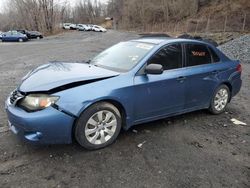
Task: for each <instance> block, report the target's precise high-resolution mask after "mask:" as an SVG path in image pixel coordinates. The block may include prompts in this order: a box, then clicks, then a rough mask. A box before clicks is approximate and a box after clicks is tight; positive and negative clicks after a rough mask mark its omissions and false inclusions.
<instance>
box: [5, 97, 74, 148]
mask: <svg viewBox="0 0 250 188" xmlns="http://www.w3.org/2000/svg"><path fill="white" fill-rule="evenodd" d="M5 109H6V112H7V116H8V122H9V127H10V130H12V132H13V133H14V134H16V135H17V136H18V137H20V138H21V139H22V140H24V141H28V142H31V143H38V144H69V143H71V142H72V127H73V124H74V121H75V118H74V117H72V116H70V115H68V114H65V113H63V112H61V111H59V110H57V109H55V108H53V107H48V108H46V109H44V110H41V111H37V112H26V111H25V110H23V109H21V108H19V107H18V106H15V105H12V104H11V103H10V102H9V98H8V99H7V100H6V102H5Z"/></svg>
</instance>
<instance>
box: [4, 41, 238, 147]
mask: <svg viewBox="0 0 250 188" xmlns="http://www.w3.org/2000/svg"><path fill="white" fill-rule="evenodd" d="M241 72H242V68H241V65H240V62H239V61H234V60H230V59H229V58H228V57H226V56H225V55H224V54H223V53H222V52H221V51H220V50H219V49H217V48H216V47H214V46H213V45H211V44H209V43H206V42H202V41H197V40H190V39H175V38H166V37H164V38H159V37H156V38H141V39H136V40H132V41H127V42H121V43H119V44H117V45H115V46H113V47H111V48H109V49H107V50H105V51H104V52H102V53H100V54H99V55H97V56H96V57H95V58H93V59H92V60H91V61H88V63H63V62H57V63H50V64H45V65H42V66H40V67H38V68H36V69H34V70H33V71H31V72H29V73H28V74H27V75H26V76H25V77H24V78H23V79H22V83H21V84H20V85H19V86H18V87H17V89H16V90H14V91H13V92H12V93H11V94H10V96H9V97H8V98H7V100H6V105H5V108H6V111H7V115H8V120H9V126H10V129H11V130H12V131H13V133H15V134H17V135H18V136H19V137H21V138H22V139H24V140H26V141H29V142H32V143H40V144H59V143H61V144H62V143H71V142H72V140H74V139H76V140H77V142H78V143H79V144H80V145H81V146H83V147H85V148H87V149H99V148H103V147H106V146H108V145H109V144H111V143H113V142H114V141H115V140H116V138H117V136H118V135H119V132H120V130H121V128H123V129H125V130H128V129H129V128H131V127H132V126H133V125H136V124H141V123H145V122H149V121H154V120H158V119H162V118H166V117H170V116H174V115H179V114H183V113H187V112H191V111H195V110H200V109H209V111H210V112H211V113H213V114H221V113H223V112H224V111H225V109H226V107H227V104H228V103H229V102H230V101H231V99H232V97H234V96H235V95H236V94H237V93H238V92H239V91H240V88H241V84H242V80H241Z"/></svg>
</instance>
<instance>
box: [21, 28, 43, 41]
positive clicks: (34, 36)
mask: <svg viewBox="0 0 250 188" xmlns="http://www.w3.org/2000/svg"><path fill="white" fill-rule="evenodd" d="M17 32H20V33H22V34H25V35H26V36H27V37H28V39H42V38H43V35H42V33H40V32H38V31H27V30H17Z"/></svg>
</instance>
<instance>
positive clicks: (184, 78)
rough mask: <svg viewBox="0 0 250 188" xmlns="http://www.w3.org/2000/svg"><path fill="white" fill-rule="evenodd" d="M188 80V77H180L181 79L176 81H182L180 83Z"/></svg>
mask: <svg viewBox="0 0 250 188" xmlns="http://www.w3.org/2000/svg"><path fill="white" fill-rule="evenodd" d="M186 79H187V77H185V76H180V77H179V78H177V79H176V80H177V81H180V82H183V81H184V80H186Z"/></svg>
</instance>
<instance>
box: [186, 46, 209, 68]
mask: <svg viewBox="0 0 250 188" xmlns="http://www.w3.org/2000/svg"><path fill="white" fill-rule="evenodd" d="M186 52H187V66H196V65H204V64H210V63H212V58H211V55H210V53H209V51H208V48H207V46H206V45H202V44H187V45H186Z"/></svg>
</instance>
